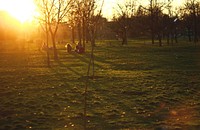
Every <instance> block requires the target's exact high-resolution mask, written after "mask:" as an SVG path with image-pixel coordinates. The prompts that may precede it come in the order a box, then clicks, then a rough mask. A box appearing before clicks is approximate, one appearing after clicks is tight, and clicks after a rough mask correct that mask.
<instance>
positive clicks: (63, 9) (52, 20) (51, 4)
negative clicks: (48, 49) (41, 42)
mask: <svg viewBox="0 0 200 130" xmlns="http://www.w3.org/2000/svg"><path fill="white" fill-rule="evenodd" d="M35 2H36V5H37V6H38V10H39V13H40V17H39V18H38V19H39V20H40V21H41V23H44V24H47V26H48V31H49V32H50V35H51V40H52V44H53V51H54V59H55V60H58V52H57V48H56V34H57V31H58V28H59V25H60V23H61V22H62V20H63V19H64V17H65V16H66V14H67V13H68V12H69V10H70V8H71V3H72V2H73V0H35Z"/></svg>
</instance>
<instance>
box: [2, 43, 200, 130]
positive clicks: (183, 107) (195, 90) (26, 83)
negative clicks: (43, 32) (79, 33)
mask: <svg viewBox="0 0 200 130" xmlns="http://www.w3.org/2000/svg"><path fill="white" fill-rule="evenodd" d="M30 46H31V47H29V48H27V49H26V50H25V51H21V50H14V51H12V50H9V49H8V50H6V49H4V50H1V52H0V73H1V76H0V130H23V129H34V130H81V129H84V119H85V117H84V114H83V113H84V107H85V106H84V90H85V86H86V85H87V87H88V93H87V107H86V108H87V117H86V118H87V129H91V130H95V129H98V130H99V129H100V130H111V129H114V130H117V129H131V130H132V129H161V128H167V129H186V130H187V129H190V130H193V129H200V100H199V97H200V71H199V69H200V58H199V56H200V46H197V47H195V46H193V45H191V44H183V45H175V46H164V47H157V46H153V45H148V44H144V42H143V41H132V42H130V43H129V45H127V46H121V45H120V43H118V42H116V41H104V42H98V43H97V46H96V48H95V59H96V60H95V76H96V77H95V79H93V80H91V79H89V80H87V79H86V77H85V75H86V72H87V65H88V62H89V57H90V53H89V51H87V52H86V53H85V54H83V55H79V54H76V53H72V54H68V53H66V51H65V50H64V45H59V57H60V60H59V61H58V62H55V61H53V60H51V67H50V68H48V67H47V65H46V57H45V52H42V51H38V49H37V48H36V47H35V46H34V45H32V44H31V45H30Z"/></svg>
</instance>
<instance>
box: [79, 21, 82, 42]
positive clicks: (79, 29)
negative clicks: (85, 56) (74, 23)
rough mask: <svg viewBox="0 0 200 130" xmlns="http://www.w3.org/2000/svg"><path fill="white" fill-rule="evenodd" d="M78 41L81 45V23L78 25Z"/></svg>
mask: <svg viewBox="0 0 200 130" xmlns="http://www.w3.org/2000/svg"><path fill="white" fill-rule="evenodd" d="M78 41H79V43H80V44H81V45H82V36H81V23H80V22H79V23H78Z"/></svg>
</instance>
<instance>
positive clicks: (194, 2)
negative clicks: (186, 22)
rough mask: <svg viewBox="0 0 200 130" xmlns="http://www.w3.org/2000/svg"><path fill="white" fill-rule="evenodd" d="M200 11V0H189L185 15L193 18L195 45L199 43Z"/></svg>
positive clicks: (186, 4)
mask: <svg viewBox="0 0 200 130" xmlns="http://www.w3.org/2000/svg"><path fill="white" fill-rule="evenodd" d="M199 10H200V1H199V0H187V1H186V3H185V13H186V14H188V15H190V16H191V18H192V24H193V27H192V28H193V32H194V39H193V41H194V43H197V42H198V29H197V27H198V19H197V17H198V15H199Z"/></svg>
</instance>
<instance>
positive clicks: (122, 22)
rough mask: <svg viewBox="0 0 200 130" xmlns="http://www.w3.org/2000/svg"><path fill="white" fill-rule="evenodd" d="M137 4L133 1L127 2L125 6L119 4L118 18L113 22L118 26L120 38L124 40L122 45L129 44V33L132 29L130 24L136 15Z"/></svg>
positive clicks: (127, 0)
mask: <svg viewBox="0 0 200 130" xmlns="http://www.w3.org/2000/svg"><path fill="white" fill-rule="evenodd" d="M135 7H136V2H135V1H132V0H126V1H125V2H124V4H120V3H118V4H117V8H116V9H115V10H116V16H115V17H114V18H113V20H114V21H115V22H116V23H117V24H118V26H117V27H118V31H117V32H118V36H119V37H120V38H122V45H126V44H128V43H127V31H128V29H129V28H130V26H129V22H130V19H131V17H132V16H133V15H134V13H135V12H134V11H135Z"/></svg>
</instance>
